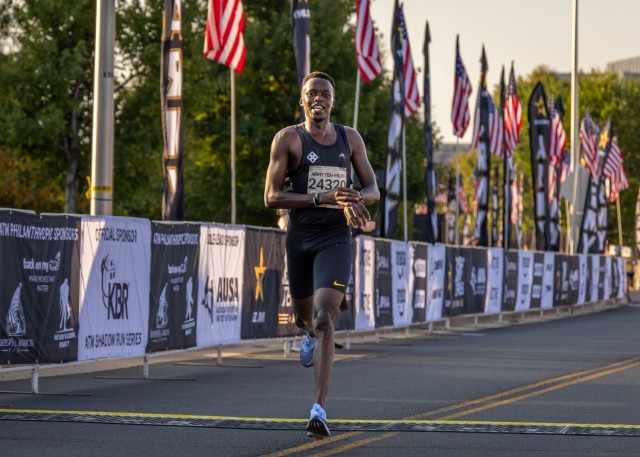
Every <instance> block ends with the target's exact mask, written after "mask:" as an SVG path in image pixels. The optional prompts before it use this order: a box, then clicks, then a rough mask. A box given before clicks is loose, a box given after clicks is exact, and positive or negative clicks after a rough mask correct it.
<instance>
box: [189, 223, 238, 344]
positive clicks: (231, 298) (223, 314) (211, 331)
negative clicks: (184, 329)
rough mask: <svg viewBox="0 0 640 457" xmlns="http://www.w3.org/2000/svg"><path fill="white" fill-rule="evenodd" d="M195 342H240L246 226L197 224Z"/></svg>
mask: <svg viewBox="0 0 640 457" xmlns="http://www.w3.org/2000/svg"><path fill="white" fill-rule="evenodd" d="M199 247H200V249H199V251H200V258H199V261H198V264H199V266H198V289H197V290H198V298H197V303H198V306H197V310H198V312H197V314H196V316H194V317H195V318H196V322H197V324H196V329H197V332H196V335H197V338H196V342H197V345H198V346H210V345H212V344H221V343H234V342H238V341H240V327H241V322H242V321H241V316H242V291H243V287H242V285H243V284H244V277H243V275H244V274H245V270H244V268H243V261H244V258H245V229H244V227H239V226H225V225H222V224H201V225H200V245H199Z"/></svg>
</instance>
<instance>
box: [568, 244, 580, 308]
mask: <svg viewBox="0 0 640 457" xmlns="http://www.w3.org/2000/svg"><path fill="white" fill-rule="evenodd" d="M567 258H568V268H569V292H568V296H567V300H568V304H569V305H575V304H576V303H578V295H579V293H580V258H579V257H578V256H577V255H568V256H567Z"/></svg>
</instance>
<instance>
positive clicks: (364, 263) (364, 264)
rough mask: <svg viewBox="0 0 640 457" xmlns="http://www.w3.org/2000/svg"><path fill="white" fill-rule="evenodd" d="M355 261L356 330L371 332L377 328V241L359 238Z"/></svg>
mask: <svg viewBox="0 0 640 457" xmlns="http://www.w3.org/2000/svg"><path fill="white" fill-rule="evenodd" d="M355 242H356V260H355V272H356V273H355V300H354V303H355V309H356V318H355V329H356V330H371V329H373V328H375V325H376V320H375V310H374V307H373V275H374V268H375V267H374V260H375V249H376V246H375V241H374V239H373V238H369V237H366V236H362V235H360V236H357V237H356V239H355Z"/></svg>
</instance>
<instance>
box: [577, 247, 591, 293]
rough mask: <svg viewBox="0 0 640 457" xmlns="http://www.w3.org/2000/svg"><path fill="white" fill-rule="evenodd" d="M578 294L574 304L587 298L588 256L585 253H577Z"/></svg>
mask: <svg viewBox="0 0 640 457" xmlns="http://www.w3.org/2000/svg"><path fill="white" fill-rule="evenodd" d="M577 257H578V278H579V281H580V282H579V283H578V296H577V298H576V305H582V304H584V303H585V302H586V300H587V291H588V288H587V287H588V283H589V273H588V260H587V259H588V257H587V255H586V254H578V255H577Z"/></svg>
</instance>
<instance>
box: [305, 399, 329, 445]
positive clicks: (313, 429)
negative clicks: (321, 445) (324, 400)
mask: <svg viewBox="0 0 640 457" xmlns="http://www.w3.org/2000/svg"><path fill="white" fill-rule="evenodd" d="M330 435H331V431H330V430H329V425H327V413H325V412H324V409H322V406H320V405H319V404H317V403H314V404H313V408H311V414H310V417H309V423H308V424H307V437H309V438H318V439H319V440H321V439H323V438H326V437H327V436H330Z"/></svg>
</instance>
